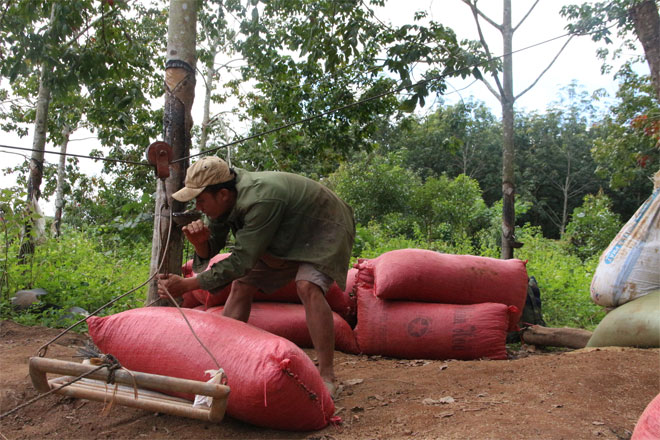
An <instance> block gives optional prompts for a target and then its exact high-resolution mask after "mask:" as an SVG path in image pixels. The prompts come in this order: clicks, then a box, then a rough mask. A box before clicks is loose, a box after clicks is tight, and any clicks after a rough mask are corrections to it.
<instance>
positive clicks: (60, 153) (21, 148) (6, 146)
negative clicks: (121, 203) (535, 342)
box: [0, 145, 152, 167]
mask: <svg viewBox="0 0 660 440" xmlns="http://www.w3.org/2000/svg"><path fill="white" fill-rule="evenodd" d="M0 148H9V149H11V150H21V151H32V152H34V151H43V152H44V153H48V154H58V155H60V156H68V157H79V158H82V159H93V160H102V161H106V162H120V163H127V164H130V165H145V166H149V167H150V166H152V165H151V164H150V163H148V162H136V161H133V160H125V159H113V158H110V157H95V156H88V155H85V154H73V153H62V152H60V151H48V150H45V149H44V150H35V149H34V148H24V147H14V146H11V145H0Z"/></svg>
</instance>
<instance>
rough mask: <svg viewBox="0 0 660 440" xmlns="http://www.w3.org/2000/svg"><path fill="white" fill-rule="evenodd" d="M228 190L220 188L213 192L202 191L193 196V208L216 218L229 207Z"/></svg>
mask: <svg viewBox="0 0 660 440" xmlns="http://www.w3.org/2000/svg"><path fill="white" fill-rule="evenodd" d="M229 196H230V191H228V190H226V189H221V190H220V191H218V192H216V193H215V194H214V193H211V192H208V191H203V192H202V193H201V194H200V195H198V196H197V197H195V209H196V210H198V211H202V212H203V213H204V214H206V215H207V216H208V217H209V218H213V219H215V218H218V217H221V216H222V215H223V214H225V213H226V212H228V211H229V210H230V209H231V204H230V197H229Z"/></svg>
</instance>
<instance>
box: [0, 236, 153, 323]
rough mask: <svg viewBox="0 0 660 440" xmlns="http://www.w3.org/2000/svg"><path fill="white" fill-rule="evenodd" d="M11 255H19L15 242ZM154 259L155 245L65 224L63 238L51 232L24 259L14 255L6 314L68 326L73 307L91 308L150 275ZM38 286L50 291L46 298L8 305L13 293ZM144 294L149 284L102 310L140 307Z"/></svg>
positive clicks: (32, 320) (11, 316)
mask: <svg viewBox="0 0 660 440" xmlns="http://www.w3.org/2000/svg"><path fill="white" fill-rule="evenodd" d="M8 255H9V256H10V257H11V256H13V255H17V246H16V245H15V244H11V245H10V246H9V253H8ZM149 262H150V246H144V245H139V244H136V243H135V242H128V243H126V242H124V243H123V246H115V247H103V246H102V244H101V243H100V242H99V241H98V240H97V238H96V236H94V235H92V234H89V233H85V232H80V231H72V230H64V231H63V232H62V235H61V236H60V237H59V238H50V239H48V240H47V241H46V242H45V243H44V244H42V245H40V246H38V247H37V248H36V250H35V253H34V255H32V256H31V257H30V258H29V260H28V261H27V262H26V263H25V264H20V263H19V262H18V261H17V259H16V258H11V261H10V262H9V264H8V266H7V267H8V270H7V276H8V283H7V285H6V287H7V288H8V294H7V295H4V296H3V298H2V303H3V304H4V305H5V306H4V307H2V308H1V312H2V317H3V318H11V319H13V320H15V321H17V322H20V323H22V324H27V325H35V324H40V325H46V326H53V327H64V326H66V325H68V324H69V323H70V322H71V320H67V319H65V318H64V316H65V315H66V314H67V309H69V308H70V307H74V306H77V307H81V308H83V309H85V310H87V311H88V312H92V311H94V310H96V309H98V308H99V307H101V306H102V305H104V304H105V303H107V302H108V301H110V300H111V299H113V298H115V297H117V296H119V295H121V294H122V293H124V292H127V291H129V290H131V289H132V288H134V287H137V286H138V285H140V284H142V283H143V282H144V281H146V280H147V278H148V277H149ZM36 287H39V288H42V289H44V290H46V291H47V292H48V295H46V296H44V297H42V301H43V303H44V304H41V306H37V307H33V308H32V309H30V310H28V311H24V312H15V311H12V309H11V308H10V307H8V303H9V300H8V297H9V296H10V295H9V294H12V295H13V294H14V293H15V292H16V291H18V290H22V289H31V288H36ZM145 297H146V287H143V288H141V289H140V290H139V291H137V292H134V293H133V294H131V295H128V296H127V297H125V298H123V299H121V300H119V301H118V302H117V303H115V304H113V305H112V306H110V307H108V308H107V309H105V310H104V311H103V312H102V313H100V315H107V314H111V313H117V312H120V311H123V310H126V309H129V308H135V307H139V306H141V305H142V304H143V301H144V298H145Z"/></svg>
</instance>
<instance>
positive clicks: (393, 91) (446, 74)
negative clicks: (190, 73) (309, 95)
mask: <svg viewBox="0 0 660 440" xmlns="http://www.w3.org/2000/svg"><path fill="white" fill-rule="evenodd" d="M570 35H571V33H566V34H562V35H559V36H556V37H553V38H549V39H547V40H544V41H541V42H539V43H535V44H532V45H529V46H526V47H523V48H521V49H516V50H513V51H511V52H509V53H506V54H502V55H498V56H492V57H490V58H488V59H486V60H484V61H482V62H480V63H476V64H473V65H471V66H469V67H465V68H462V69H454V70H450V71H449V72H447V73H445V74H441V75H436V76H433V77H430V78H427V79H424V80H421V81H418V82H416V83H414V84H409V85H401V86H399V87H396V88H394V89H392V90H388V91H386V92H382V93H379V94H377V95H373V96H370V97H368V98H365V99H362V100H359V101H355V102H352V103H349V104H345V105H343V106H340V107H334V108H331V109H329V110H326V111H325V112H321V113H316V114H313V115H311V116H309V117H307V118H303V119H299V120H297V121H294V122H290V123H288V124H284V125H281V126H278V127H275V128H272V129H270V130H266V131H263V132H260V133H256V134H254V135H251V136H247V137H244V138H240V139H238V140H235V141H232V142H228V143H226V144H224V145H220V146H219V147H215V148H211V149H208V150H204V151H201V152H199V153H196V154H191V155H189V156H187V157H182V158H179V159H176V160H173V161H172V162H171V163H176V162H181V161H184V160H187V159H190V158H193V157H197V156H202V155H205V154H208V153H213V152H215V151H217V150H220V149H222V148H227V147H231V146H233V145H236V144H239V143H242V142H246V141H249V140H252V139H255V138H258V137H263V136H266V135H269V134H272V133H274V132H277V131H280V130H284V129H286V128H290V127H293V126H296V125H301V124H304V123H307V122H310V121H313V120H314V119H319V118H322V117H325V116H329V115H331V114H333V113H337V112H339V111H341V110H345V109H347V108H351V107H356V106H358V105H361V104H366V103H368V102H371V101H375V100H377V99H380V98H383V97H385V96H388V95H392V94H395V93H399V92H401V91H403V90H407V89H412V88H415V87H419V86H422V85H425V84H428V83H430V82H433V81H437V80H439V79H442V78H445V77H447V76H450V75H453V74H457V73H459V72H461V71H465V70H468V69H470V68H475V67H480V66H482V65H484V64H488V63H491V62H493V61H495V60H498V59H500V58H503V57H505V56H507V55H513V54H515V53H518V52H522V51H525V50H529V49H532V48H534V47H537V46H541V45H544V44H547V43H550V42H552V41H555V40H559V39H560V38H564V37H567V36H570Z"/></svg>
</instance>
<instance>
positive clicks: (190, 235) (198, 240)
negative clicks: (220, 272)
mask: <svg viewBox="0 0 660 440" xmlns="http://www.w3.org/2000/svg"><path fill="white" fill-rule="evenodd" d="M181 230H182V231H183V233H184V235H185V236H186V238H187V239H188V241H189V242H190V243H191V244H192V245H193V246H194V247H195V252H196V253H197V255H199V256H200V257H202V258H208V257H209V244H208V241H209V237H211V230H210V229H209V228H208V226H206V225H205V224H204V222H203V221H201V220H195V221H194V222H192V223H189V224H188V225H186V226H184V227H183V228H181Z"/></svg>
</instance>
